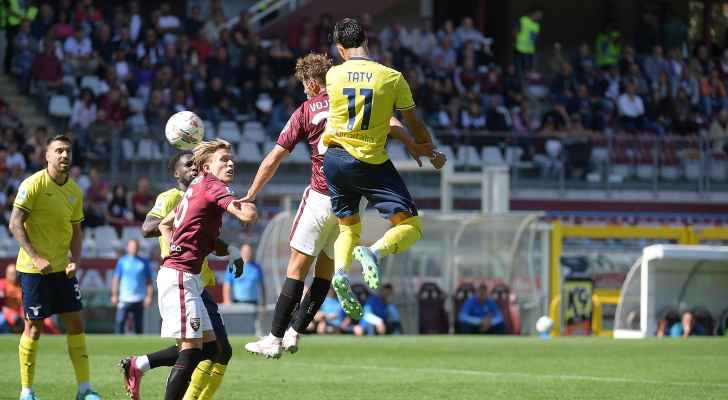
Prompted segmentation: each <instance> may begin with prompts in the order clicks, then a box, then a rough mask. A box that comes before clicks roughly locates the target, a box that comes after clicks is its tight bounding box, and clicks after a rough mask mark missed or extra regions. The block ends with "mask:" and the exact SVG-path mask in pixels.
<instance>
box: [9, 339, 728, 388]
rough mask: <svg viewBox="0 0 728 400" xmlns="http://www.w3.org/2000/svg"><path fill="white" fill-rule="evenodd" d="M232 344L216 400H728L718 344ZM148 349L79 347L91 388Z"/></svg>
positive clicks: (50, 384) (69, 383)
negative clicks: (268, 347) (260, 349)
mask: <svg viewBox="0 0 728 400" xmlns="http://www.w3.org/2000/svg"><path fill="white" fill-rule="evenodd" d="M248 339H250V338H244V337H235V338H233V339H232V343H233V349H234V356H233V359H232V362H231V365H230V367H229V368H228V372H227V374H226V376H225V381H224V382H223V386H222V388H221V389H220V391H219V392H218V395H217V396H216V399H275V400H285V399H294V400H306V399H312V400H325V399H337V398H340V399H438V400H440V399H508V400H510V399H514V400H515V399H519V400H520V399H728V340H726V339H691V340H669V339H663V340H634V341H619V340H612V339H597V338H560V339H555V340H554V339H552V340H548V341H543V340H540V339H537V338H512V337H510V338H509V337H503V338H495V337H473V336H434V337H425V336H420V337H415V336H410V337H407V336H405V337H376V338H354V337H341V336H340V337H331V336H329V337H305V338H304V339H303V341H302V346H303V347H302V348H301V350H300V351H299V352H298V354H295V355H288V354H286V355H284V357H283V358H282V359H280V360H264V359H262V358H257V357H255V356H252V355H250V354H247V353H245V352H244V351H243V350H242V345H243V344H244V343H245V342H246V341H247V340H248ZM169 343H170V342H169V341H164V340H161V339H159V338H156V337H150V336H143V337H116V336H97V335H93V336H89V338H88V345H89V351H90V356H91V363H92V377H93V384H94V386H95V388H96V389H97V390H98V391H99V392H100V393H101V394H102V395H103V396H104V398H105V399H107V400H108V399H124V398H125V395H124V392H123V390H122V387H121V379H120V375H119V372H118V370H117V368H116V363H117V361H118V360H119V359H120V358H121V357H122V356H124V355H127V354H141V353H145V352H150V351H154V350H157V349H159V348H161V347H163V346H165V345H168V344H169ZM17 344H18V338H17V337H14V336H3V337H0V357H2V358H1V359H2V360H3V364H2V365H3V366H4V368H2V370H0V371H1V372H0V399H17V398H18V397H17V393H18V389H19V387H18V386H19V383H18V372H17V371H18V368H17ZM166 377H167V370H166V369H163V370H156V371H151V372H150V373H148V374H147V375H146V377H145V379H144V384H143V387H142V395H143V398H144V399H145V400H150V399H162V397H163V391H164V388H163V385H164V381H165V379H166ZM35 390H36V393H37V394H38V395H39V397H40V398H41V400H56V399H69V400H70V399H73V398H74V393H75V383H74V378H73V371H72V368H71V365H70V362H69V361H68V358H67V355H66V350H65V339H64V338H63V337H49V336H46V337H43V338H42V339H41V344H40V350H39V357H38V369H37V371H36V383H35Z"/></svg>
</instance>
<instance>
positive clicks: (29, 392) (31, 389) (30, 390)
mask: <svg viewBox="0 0 728 400" xmlns="http://www.w3.org/2000/svg"><path fill="white" fill-rule="evenodd" d="M32 393H33V388H26V387H24V388H23V389H22V390H20V395H21V396H25V395H26V394H32Z"/></svg>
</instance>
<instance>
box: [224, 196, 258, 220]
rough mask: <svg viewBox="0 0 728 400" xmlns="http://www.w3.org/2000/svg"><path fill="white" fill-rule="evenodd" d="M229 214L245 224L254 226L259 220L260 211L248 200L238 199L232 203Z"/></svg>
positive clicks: (229, 206)
mask: <svg viewBox="0 0 728 400" xmlns="http://www.w3.org/2000/svg"><path fill="white" fill-rule="evenodd" d="M227 212H229V213H230V214H232V215H233V216H234V217H235V218H237V219H238V220H239V221H240V222H242V223H244V224H252V223H255V221H257V220H258V209H257V208H256V207H255V204H253V203H251V202H249V201H247V200H243V199H237V200H233V201H231V202H230V204H229V205H228V207H227Z"/></svg>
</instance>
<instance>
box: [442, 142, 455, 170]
mask: <svg viewBox="0 0 728 400" xmlns="http://www.w3.org/2000/svg"><path fill="white" fill-rule="evenodd" d="M438 150H439V151H440V153H442V154H444V155H445V157H446V158H447V160H448V162H451V163H454V164H453V165H455V166H456V167H457V166H459V164H458V162H457V159H456V158H455V153H453V151H452V147H450V146H441V147H439V148H438Z"/></svg>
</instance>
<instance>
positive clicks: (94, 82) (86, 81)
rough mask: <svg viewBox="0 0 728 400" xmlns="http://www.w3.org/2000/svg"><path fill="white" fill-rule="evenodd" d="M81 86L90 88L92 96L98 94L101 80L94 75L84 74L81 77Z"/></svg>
mask: <svg viewBox="0 0 728 400" xmlns="http://www.w3.org/2000/svg"><path fill="white" fill-rule="evenodd" d="M81 88H88V89H91V91H92V92H94V96H98V95H99V91H100V90H101V80H99V78H98V77H97V76H96V75H86V76H84V77H83V78H81Z"/></svg>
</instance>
